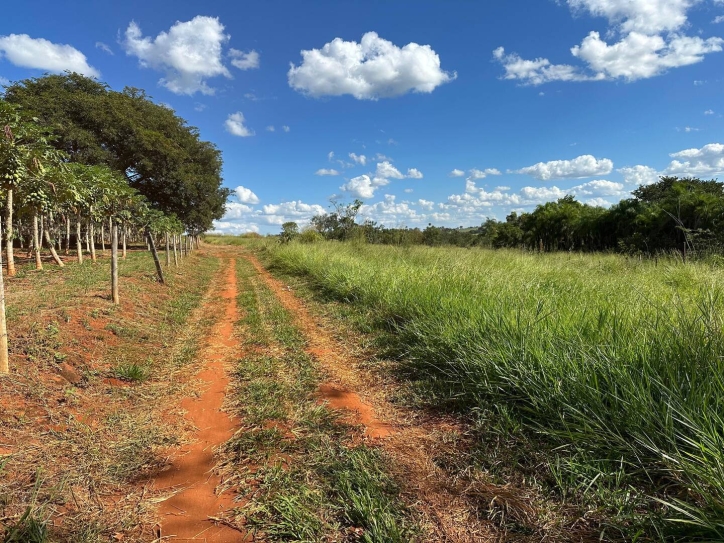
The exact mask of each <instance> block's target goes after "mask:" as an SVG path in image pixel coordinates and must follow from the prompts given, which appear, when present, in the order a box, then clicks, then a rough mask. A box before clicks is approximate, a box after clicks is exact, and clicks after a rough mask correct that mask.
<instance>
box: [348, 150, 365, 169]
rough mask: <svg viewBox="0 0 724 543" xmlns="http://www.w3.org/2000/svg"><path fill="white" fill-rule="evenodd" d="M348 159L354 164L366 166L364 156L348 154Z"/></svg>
mask: <svg viewBox="0 0 724 543" xmlns="http://www.w3.org/2000/svg"><path fill="white" fill-rule="evenodd" d="M349 158H351V159H352V160H353V161H354V162H356V163H357V164H361V165H362V166H364V165H365V164H367V157H366V156H364V155H358V154H355V153H350V154H349Z"/></svg>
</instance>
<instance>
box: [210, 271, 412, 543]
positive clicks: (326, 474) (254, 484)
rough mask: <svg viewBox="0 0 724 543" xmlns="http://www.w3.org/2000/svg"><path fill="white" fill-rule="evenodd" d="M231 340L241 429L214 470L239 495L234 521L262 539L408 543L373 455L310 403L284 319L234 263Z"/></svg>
mask: <svg viewBox="0 0 724 543" xmlns="http://www.w3.org/2000/svg"><path fill="white" fill-rule="evenodd" d="M237 266H238V268H237V274H238V280H239V292H240V294H239V298H238V301H239V307H240V309H241V310H242V313H243V315H244V316H243V318H242V320H241V321H240V322H239V335H240V337H242V338H244V350H245V351H246V355H245V356H244V358H243V359H242V360H241V361H240V362H239V364H238V366H237V369H236V386H235V392H234V396H233V404H234V410H235V412H236V413H237V414H238V415H239V416H240V420H241V424H242V428H241V431H240V432H238V433H237V436H236V437H235V438H234V439H232V440H230V441H229V442H228V443H227V444H226V445H225V451H224V453H223V455H224V456H225V458H226V460H225V462H224V467H223V468H222V471H223V472H224V479H225V482H226V484H227V485H229V486H235V487H238V488H239V492H240V494H241V497H242V499H243V500H244V501H243V502H242V503H244V505H243V506H241V507H239V508H238V509H237V516H238V521H239V522H243V524H244V526H245V527H246V528H247V529H251V530H253V531H254V532H255V533H256V535H257V536H259V537H262V538H267V539H268V540H270V541H309V542H312V541H365V542H368V543H372V542H381V541H385V542H390V543H395V542H399V543H403V542H404V543H406V542H410V541H414V540H415V539H416V537H415V535H416V529H415V527H414V522H413V519H411V517H410V513H409V511H408V509H407V508H406V506H405V505H404V504H403V503H402V501H401V499H400V497H399V495H398V490H397V485H396V484H395V482H394V481H393V479H392V478H391V477H390V475H389V474H388V472H387V469H386V464H387V462H388V460H387V459H386V458H385V456H384V453H383V452H382V450H381V449H378V448H376V447H370V446H369V445H367V444H365V443H363V442H362V440H361V437H360V433H359V430H358V429H356V428H354V427H350V426H349V425H347V424H345V423H344V422H343V421H342V419H341V418H340V414H339V413H337V412H334V411H331V410H330V409H329V408H328V407H326V406H325V405H323V404H321V403H320V402H319V400H318V399H317V388H318V386H319V382H320V379H322V375H321V373H320V370H319V369H318V368H317V367H316V364H315V363H314V361H313V359H312V358H311V357H310V356H309V355H308V354H307V353H306V352H305V343H306V341H305V339H304V337H303V335H302V334H301V332H300V331H299V330H298V329H297V328H296V326H295V325H294V323H293V320H292V317H291V316H290V314H289V313H288V312H287V311H286V310H285V309H284V308H283V307H282V306H281V304H280V303H279V300H278V299H277V298H276V297H275V296H274V294H273V293H272V292H271V291H270V290H269V289H268V288H267V287H266V286H265V285H264V284H263V282H262V281H261V279H260V277H259V275H258V274H257V272H256V271H255V270H254V268H253V266H252V264H251V263H250V262H249V261H247V260H245V259H239V261H238V264H237Z"/></svg>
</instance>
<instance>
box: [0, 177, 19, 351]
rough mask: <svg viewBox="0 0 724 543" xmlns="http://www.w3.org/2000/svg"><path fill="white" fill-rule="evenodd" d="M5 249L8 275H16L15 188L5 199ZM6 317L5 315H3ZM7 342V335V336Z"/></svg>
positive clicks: (10, 190) (9, 190)
mask: <svg viewBox="0 0 724 543" xmlns="http://www.w3.org/2000/svg"><path fill="white" fill-rule="evenodd" d="M4 239H5V251H6V252H7V260H8V264H7V266H8V277H13V276H14V275H15V273H16V272H15V256H14V255H13V189H8V194H7V200H6V201H5V236H4ZM3 318H4V317H3ZM0 341H1V340H0ZM5 343H6V344H7V337H6V338H5Z"/></svg>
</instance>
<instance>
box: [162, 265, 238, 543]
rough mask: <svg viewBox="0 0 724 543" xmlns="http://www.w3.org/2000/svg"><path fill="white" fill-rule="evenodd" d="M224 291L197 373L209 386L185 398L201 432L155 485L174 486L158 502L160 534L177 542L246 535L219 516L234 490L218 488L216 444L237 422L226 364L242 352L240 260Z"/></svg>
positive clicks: (227, 542) (230, 269)
mask: <svg viewBox="0 0 724 543" xmlns="http://www.w3.org/2000/svg"><path fill="white" fill-rule="evenodd" d="M224 283H225V284H224V290H223V291H222V292H221V299H222V300H223V308H219V309H220V310H221V311H220V312H222V316H221V318H220V320H219V321H218V322H217V323H216V324H215V325H214V327H213V328H212V330H211V333H210V336H209V338H208V342H207V344H206V346H205V347H204V349H203V351H202V353H201V355H200V359H201V360H205V361H206V362H205V366H204V367H203V369H202V370H201V372H200V373H199V374H198V375H197V376H196V377H197V379H199V380H200V381H201V383H202V386H203V388H204V390H203V391H202V392H201V393H200V394H199V395H198V396H192V397H186V398H184V399H183V400H182V401H181V407H182V409H184V410H185V411H186V414H185V419H186V420H187V421H188V422H190V423H191V424H193V425H194V427H195V428H196V431H195V432H194V434H193V436H191V440H192V441H191V442H190V443H189V444H187V445H185V446H183V447H182V448H181V449H180V450H178V451H176V452H175V453H174V455H173V460H172V461H171V462H170V464H169V465H168V466H167V468H166V469H165V471H164V472H163V473H161V474H159V475H157V476H156V477H155V478H154V481H153V488H154V489H155V490H158V491H168V490H173V491H174V494H173V495H172V496H171V497H170V498H168V499H166V500H165V501H163V502H162V503H161V505H160V507H159V511H158V515H159V518H160V522H159V524H160V533H159V534H158V535H159V537H160V538H170V539H172V540H173V541H205V542H207V543H237V542H241V541H246V537H245V535H244V534H242V533H240V532H239V531H237V530H235V529H234V528H231V527H230V526H228V525H226V524H224V523H223V521H220V519H222V518H223V517H224V516H225V513H226V512H227V511H228V510H230V509H232V508H233V505H234V494H233V492H231V491H226V492H220V493H217V488H218V487H219V485H221V483H222V480H221V477H220V476H219V475H218V474H216V473H215V472H214V470H215V467H216V459H215V455H214V452H215V449H216V448H217V447H218V446H219V445H222V444H223V443H225V442H226V441H227V440H228V439H229V438H231V436H232V435H233V434H234V431H235V430H236V427H237V422H236V421H235V420H234V419H232V418H231V417H230V416H229V415H228V414H227V413H225V412H224V411H223V410H222V407H223V404H224V399H225V394H226V389H227V386H228V384H229V377H228V374H227V369H226V367H227V365H228V363H229V362H230V361H231V360H232V359H233V357H234V356H235V355H236V354H238V353H237V352H236V349H235V347H237V346H238V341H237V340H236V339H235V338H234V330H233V326H234V323H235V322H236V320H237V319H238V311H237V305H236V297H237V286H236V268H235V261H234V260H231V261H230V263H229V264H228V265H227V267H226V270H225V273H224Z"/></svg>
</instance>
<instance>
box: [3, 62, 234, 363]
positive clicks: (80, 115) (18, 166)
mask: <svg viewBox="0 0 724 543" xmlns="http://www.w3.org/2000/svg"><path fill="white" fill-rule="evenodd" d="M0 130H2V132H0V201H1V202H2V209H3V217H2V219H3V220H2V225H0V230H1V231H2V235H1V236H0V238H1V239H2V244H3V247H2V251H0V373H7V372H8V371H9V367H8V366H9V364H8V344H7V343H8V335H7V325H6V320H5V295H4V293H5V289H4V284H3V283H4V276H3V275H4V274H3V267H4V268H5V270H6V272H7V276H9V277H13V276H14V275H15V274H16V249H20V250H24V249H25V248H26V247H27V248H28V249H29V253H28V256H30V254H34V256H35V267H36V269H38V270H41V269H43V261H42V258H41V251H42V250H43V249H47V250H48V251H49V252H50V254H51V256H52V259H53V261H54V262H55V263H56V264H57V265H58V266H60V267H63V266H64V265H65V263H64V258H66V257H67V256H69V255H71V254H73V255H74V256H75V257H76V258H77V261H78V263H79V264H83V261H84V258H85V257H86V256H87V257H89V258H90V260H91V261H93V262H95V261H96V260H97V244H100V250H101V251H103V252H105V250H106V243H108V244H109V248H110V250H111V259H110V264H111V266H110V267H111V273H110V278H111V281H110V283H111V289H110V298H111V299H112V301H113V303H114V304H118V303H120V295H119V285H118V252H119V250H121V251H122V257H123V258H125V256H126V252H127V242H128V241H129V240H139V239H143V240H144V241H145V242H146V244H147V245H148V248H149V250H150V251H151V252H152V254H153V259H154V262H155V267H156V272H157V275H158V280H159V282H161V283H163V282H164V277H163V269H162V266H161V263H160V261H159V258H158V252H157V250H156V245H157V243H159V242H161V243H163V242H165V249H166V265H167V266H170V265H171V254H173V262H174V264H175V265H178V259H179V256H181V257H182V256H183V255H184V253H185V252H188V250H190V249H191V248H193V247H194V246H198V243H199V234H200V233H202V232H204V231H205V230H207V229H208V228H209V227H210V226H211V224H212V222H213V220H214V219H218V218H220V217H221V216H222V215H223V213H224V203H225V201H226V198H227V196H228V191H227V190H226V189H224V188H222V187H221V182H222V179H221V156H220V153H219V152H218V150H217V149H216V148H215V147H214V146H213V145H212V144H210V143H208V142H203V141H201V140H200V139H199V137H198V131H197V130H196V129H195V128H193V127H189V126H187V125H186V122H185V121H184V120H183V119H180V118H179V117H177V116H176V115H175V114H174V113H173V111H171V110H170V109H168V108H166V107H163V106H159V105H157V104H154V103H153V102H151V101H150V100H149V99H148V97H147V96H146V95H145V94H144V93H143V91H139V90H136V89H132V90H128V89H126V90H125V91H124V92H122V93H118V92H115V91H112V90H111V89H109V88H108V87H107V86H106V85H104V84H102V83H99V82H97V81H95V80H92V79H88V78H85V77H83V76H80V75H77V74H65V75H61V76H58V75H52V76H45V77H43V78H39V79H32V80H26V81H22V82H19V83H15V84H13V85H10V86H9V87H7V88H6V92H5V95H4V97H0ZM184 234H187V235H186V236H185V239H184ZM182 241H183V243H182ZM172 251H173V253H172ZM3 256H4V258H2V257H3ZM3 260H4V261H5V262H3Z"/></svg>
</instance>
